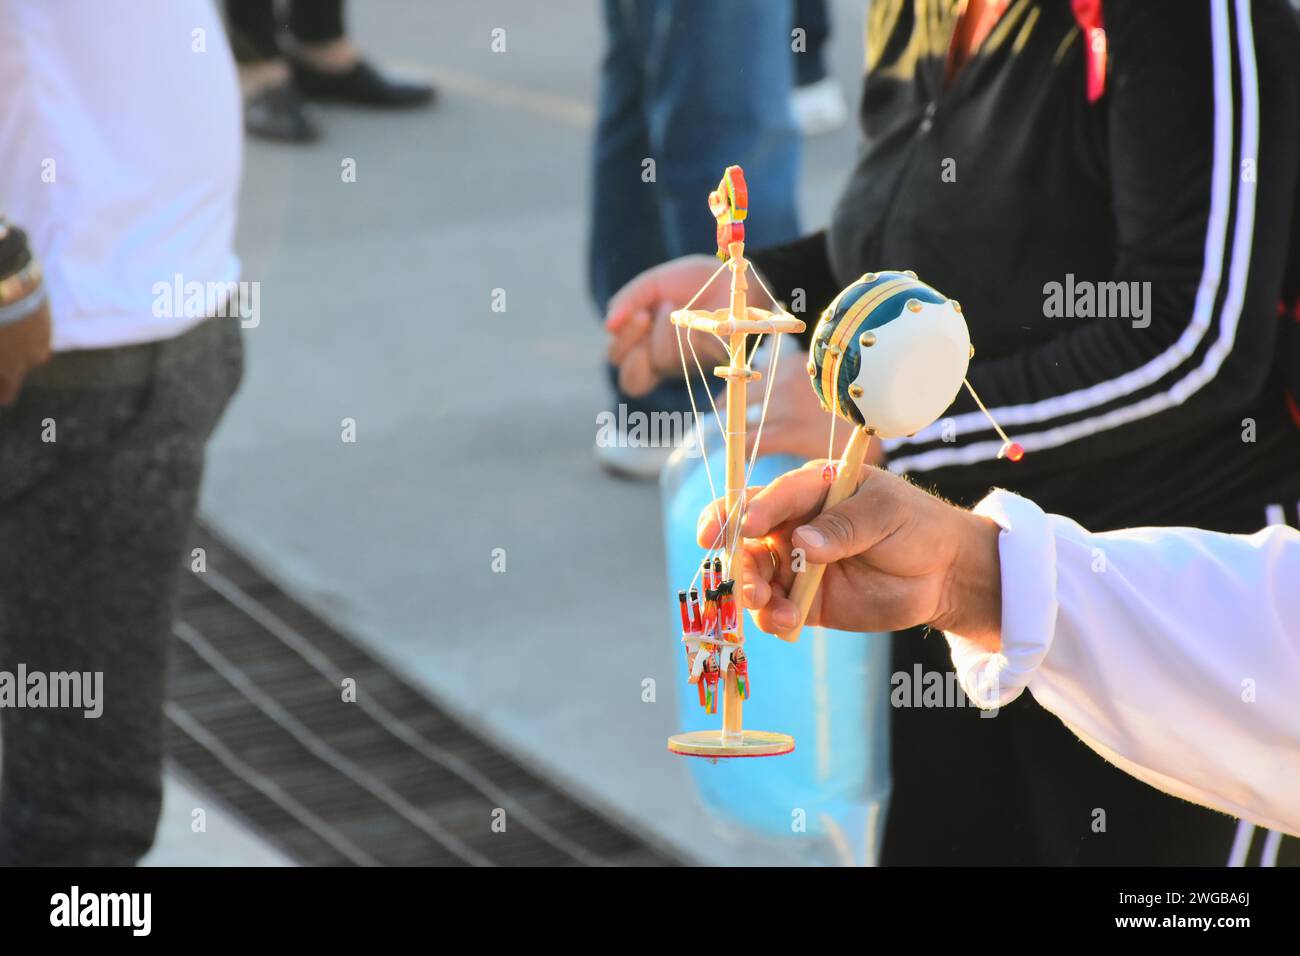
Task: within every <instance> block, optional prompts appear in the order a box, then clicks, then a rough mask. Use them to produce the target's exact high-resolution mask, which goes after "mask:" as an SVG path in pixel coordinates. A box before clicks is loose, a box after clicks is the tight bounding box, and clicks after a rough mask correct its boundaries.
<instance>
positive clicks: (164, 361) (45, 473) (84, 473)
mask: <svg viewBox="0 0 1300 956" xmlns="http://www.w3.org/2000/svg"><path fill="white" fill-rule="evenodd" d="M242 357H243V351H242V346H241V344H240V330H239V326H238V325H237V324H236V320H235V319H229V318H223V319H209V320H207V321H206V322H203V323H202V324H200V325H199V326H197V327H195V328H194V329H192V330H190V331H188V332H186V333H185V334H183V335H181V336H179V337H177V338H174V339H168V340H166V341H161V342H152V343H149V344H145V345H132V346H126V347H123V348H110V349H94V350H85V351H75V352H62V353H59V354H58V355H56V356H55V357H54V358H53V359H51V360H50V362H49V363H47V364H46V365H44V366H42V367H41V368H39V369H36V370H35V371H34V372H33V373H32V374H31V375H30V376H29V377H28V379H27V381H26V382H25V383H24V385H23V390H22V393H21V395H20V396H19V398H18V401H17V402H16V403H15V404H14V405H13V406H11V407H9V408H4V409H0V542H3V545H2V546H0V671H4V672H7V674H10V675H14V674H18V673H25V674H26V675H29V676H30V675H33V674H38V675H44V676H43V679H44V680H45V682H46V684H47V685H49V686H51V687H52V686H54V683H55V678H54V677H52V676H50V675H70V674H74V673H75V674H81V675H95V674H98V675H101V676H100V679H99V680H100V689H101V691H102V695H100V696H101V699H100V700H99V701H98V704H99V708H98V709H99V713H97V714H96V713H94V712H93V711H92V712H90V713H88V712H87V708H85V707H84V706H52V705H53V704H55V703H60V702H59V701H54V700H50V699H46V700H44V701H43V702H41V704H40V706H31V705H32V704H33V703H36V699H35V698H31V699H29V698H26V697H25V698H24V700H25V701H27V704H26V705H25V706H23V707H17V706H14V704H15V703H16V701H10V702H7V705H6V706H0V734H2V735H3V740H4V746H3V748H2V749H3V767H2V768H0V865H15V864H22V865H31V864H43V865H63V866H87V865H91V866H94V865H100V866H129V865H131V864H133V863H135V862H136V861H137V860H138V859H139V858H140V857H141V856H142V855H143V854H144V853H145V851H146V850H148V849H149V847H150V845H151V844H152V843H153V838H154V829H155V827H156V825H157V821H158V813H159V808H160V805H161V800H162V745H163V679H164V675H165V673H166V659H167V647H168V645H169V644H170V642H171V639H172V638H171V628H172V612H173V606H174V603H175V598H176V590H177V585H178V582H179V577H180V573H181V569H182V566H183V565H182V559H183V549H184V547H185V542H186V538H187V536H188V535H189V531H190V524H191V521H192V518H193V514H194V507H195V501H196V498H197V495H198V488H199V478H200V476H201V474H202V471H203V455H204V446H205V444H206V443H207V440H208V435H209V434H210V433H211V432H212V429H213V427H214V426H215V425H216V423H217V419H218V418H219V417H220V415H221V412H222V410H223V409H224V408H225V406H226V402H227V401H228V399H229V398H230V396H231V394H232V393H233V392H234V390H235V387H236V385H237V384H238V382H239V379H240V375H241V372H242V368H243V364H242ZM185 566H188V560H186V561H185ZM10 679H11V680H12V678H10ZM20 690H21V689H20Z"/></svg>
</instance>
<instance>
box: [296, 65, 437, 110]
mask: <svg viewBox="0 0 1300 956" xmlns="http://www.w3.org/2000/svg"><path fill="white" fill-rule="evenodd" d="M293 76H294V79H295V80H296V81H297V84H298V89H299V90H301V91H302V94H303V96H306V97H308V98H309V99H313V100H334V101H337V102H347V103H357V104H360V105H361V106H395V107H401V106H424V105H426V104H428V103H431V102H433V98H434V90H433V87H432V86H429V85H428V84H426V83H406V82H402V81H398V80H390V79H388V78H387V77H385V76H384V75H383V74H382V73H380V72H379V71H378V70H376V69H375V68H374V67H372V66H371V65H370V64H369V63H367V62H365V61H364V60H358V61H357V63H356V65H355V66H353V67H352V69H350V70H345V71H343V72H341V73H335V72H331V71H329V70H318V69H317V68H316V67H314V66H311V65H310V64H308V63H305V62H304V61H302V60H299V59H295V60H294V61H293Z"/></svg>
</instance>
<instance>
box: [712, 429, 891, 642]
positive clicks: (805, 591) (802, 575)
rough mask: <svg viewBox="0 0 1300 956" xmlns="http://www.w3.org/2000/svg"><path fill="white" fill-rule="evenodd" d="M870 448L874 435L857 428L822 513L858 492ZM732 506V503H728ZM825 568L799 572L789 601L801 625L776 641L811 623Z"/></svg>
mask: <svg viewBox="0 0 1300 956" xmlns="http://www.w3.org/2000/svg"><path fill="white" fill-rule="evenodd" d="M870 447H871V432H870V431H869V430H868V429H866V428H855V429H854V430H853V435H852V436H851V437H850V438H849V445H848V447H847V448H845V449H844V459H843V460H842V461H841V462H840V468H839V472H838V473H837V474H836V475H835V481H834V482H832V483H831V487H830V490H829V491H828V492H826V503H825V504H824V505H822V511H826V510H827V509H830V508H834V507H835V506H836V505H837V504H839V503H840V502H841V501H843V500H844V499H845V498H847V497H848V496H849V495H851V494H853V492H855V491H857V489H858V475H859V474H860V473H861V472H862V463H863V462H864V461H866V460H867V449H868V448H870ZM728 504H730V500H728ZM825 573H826V565H824V564H809V565H808V566H807V567H805V568H804V569H803V570H802V571H799V572H796V573H795V577H794V586H793V587H792V588H791V589H790V600H791V601H793V602H794V603H795V604H797V605H798V606H799V621H798V623H797V624H795V626H794V627H793V628H791V629H790V630H788V631H786V632H785V633H783V634H778V635H777V637H779V638H781V640H783V641H791V642H793V641H797V640H799V632H800V631H802V630H803V624H804V621H806V620H807V619H808V610H809V609H810V608H811V607H812V602H813V598H814V597H816V595H817V588H819V587H820V586H821V583H822V575H823V574H825Z"/></svg>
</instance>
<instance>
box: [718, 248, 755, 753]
mask: <svg viewBox="0 0 1300 956" xmlns="http://www.w3.org/2000/svg"><path fill="white" fill-rule="evenodd" d="M727 252H728V254H729V255H730V256H731V318H732V319H745V318H746V317H747V316H748V314H749V312H748V309H749V303H748V301H747V296H746V292H747V291H748V289H749V285H748V283H746V281H745V244H744V243H743V242H733V243H731V244H730V245H729V246H727ZM746 338H748V336H747V335H746V334H745V333H737V334H734V335H732V336H730V339H729V344H730V348H731V365H730V366H729V367H728V368H727V369H725V375H724V377H725V378H726V380H727V512H726V513H727V515H728V521H727V534H726V549H727V554H728V555H732V554H736V553H738V552H737V541H738V539H739V538H740V517H741V507H740V505H739V502H740V499H741V496H743V495H744V494H745V417H746V415H747V413H748V412H749V406H748V402H747V401H746V396H745V392H746V386H747V384H748V382H749V378H750V374H751V373H750V371H749V361H748V357H747V356H746V354H745V353H746V349H745V339H746ZM719 371H720V372H722V371H724V370H721V369H720V370H719ZM727 574H728V576H730V577H732V578H734V577H735V570H734V569H733V568H731V567H730V566H729V567H728V568H727ZM736 590H737V593H736V595H735V597H736V640H737V641H742V640H744V633H745V612H744V610H743V609H742V608H741V607H740V594H739V590H740V589H739V588H737V589H736ZM722 684H723V695H722V741H723V743H724V744H725V743H733V742H739V741H740V739H741V735H742V731H743V712H744V703H745V701H744V698H743V697H741V696H740V681H739V678H738V677H737V676H736V671H735V668H729V669H728V671H727V672H726V673H725V674H723V675H722Z"/></svg>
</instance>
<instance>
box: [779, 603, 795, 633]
mask: <svg viewBox="0 0 1300 956" xmlns="http://www.w3.org/2000/svg"><path fill="white" fill-rule="evenodd" d="M774 617H775V618H776V626H777V627H779V628H780V629H781V630H783V631H788V630H790V628H792V627H794V626H795V625H796V624H798V623H799V620H798V618H799V615H797V614H796V613H795V612H794V608H790V607H786V608H782V609H781V610H779V611H777V612H776V614H775V615H774Z"/></svg>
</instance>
